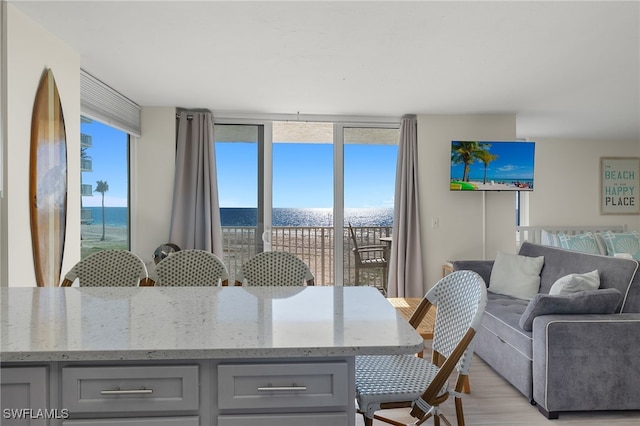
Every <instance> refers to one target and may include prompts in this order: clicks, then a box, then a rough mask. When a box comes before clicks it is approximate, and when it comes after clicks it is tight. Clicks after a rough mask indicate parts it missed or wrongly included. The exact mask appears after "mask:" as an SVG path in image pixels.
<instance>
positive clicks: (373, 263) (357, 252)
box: [349, 223, 389, 295]
mask: <svg viewBox="0 0 640 426" xmlns="http://www.w3.org/2000/svg"><path fill="white" fill-rule="evenodd" d="M349 234H350V235H351V242H352V243H353V248H352V249H351V250H352V251H353V255H354V257H355V282H354V284H355V285H360V270H362V269H371V268H378V269H382V288H381V289H380V290H381V291H382V293H383V294H385V295H386V294H387V279H388V277H387V268H388V266H389V262H388V260H387V250H388V245H387V244H370V245H365V246H360V245H358V239H357V238H356V232H355V230H354V229H353V227H352V226H351V223H349Z"/></svg>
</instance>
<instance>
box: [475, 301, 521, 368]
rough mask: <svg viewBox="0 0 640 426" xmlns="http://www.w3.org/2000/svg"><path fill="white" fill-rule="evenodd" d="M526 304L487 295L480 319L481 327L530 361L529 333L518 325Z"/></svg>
mask: <svg viewBox="0 0 640 426" xmlns="http://www.w3.org/2000/svg"><path fill="white" fill-rule="evenodd" d="M528 303H529V302H528V301H527V300H522V299H516V298H514V297H510V296H504V295H502V294H493V293H487V307H486V308H485V313H484V316H483V317H482V327H483V328H485V329H486V330H487V331H489V332H490V333H491V334H494V335H495V336H498V338H499V339H500V340H501V341H503V342H505V343H506V344H508V345H510V346H512V347H513V348H514V349H515V350H516V351H517V352H519V353H521V354H522V355H523V356H525V357H526V358H528V359H532V350H533V349H532V340H531V332H530V331H529V332H527V331H525V330H523V329H522V327H520V324H519V321H520V317H521V316H522V314H523V313H524V311H525V310H526V309H527V306H528Z"/></svg>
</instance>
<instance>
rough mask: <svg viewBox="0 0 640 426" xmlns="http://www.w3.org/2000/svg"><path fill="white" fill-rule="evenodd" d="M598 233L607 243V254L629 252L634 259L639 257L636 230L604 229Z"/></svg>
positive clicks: (639, 250)
mask: <svg viewBox="0 0 640 426" xmlns="http://www.w3.org/2000/svg"><path fill="white" fill-rule="evenodd" d="M600 235H601V236H602V239H603V240H604V242H605V244H606V245H607V253H608V254H609V256H615V255H617V254H630V255H631V257H632V258H634V259H635V260H639V259H640V239H639V238H638V232H636V231H631V232H611V231H604V232H602V233H601V234H600Z"/></svg>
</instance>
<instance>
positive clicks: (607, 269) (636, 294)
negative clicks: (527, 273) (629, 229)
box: [519, 242, 640, 312]
mask: <svg viewBox="0 0 640 426" xmlns="http://www.w3.org/2000/svg"><path fill="white" fill-rule="evenodd" d="M519 254H520V255H524V256H544V257H545V261H544V266H543V268H542V271H541V272H540V290H539V292H540V293H545V294H549V290H550V289H551V286H552V285H553V283H555V282H556V281H557V280H558V278H560V277H563V276H565V275H567V274H572V273H579V274H583V273H585V272H591V271H593V270H594V269H597V270H598V272H599V273H600V288H617V289H618V290H619V291H620V293H622V301H621V302H620V306H619V307H618V310H617V311H616V312H640V273H639V274H638V276H636V278H635V279H634V276H635V275H636V269H638V262H637V261H635V260H630V259H620V258H617V257H610V256H600V255H596V254H587V253H579V252H576V251H570V250H564V249H560V248H555V247H548V246H543V245H540V244H534V243H529V242H524V243H522V245H521V246H520V251H519ZM632 281H633V285H632Z"/></svg>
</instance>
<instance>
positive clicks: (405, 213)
mask: <svg viewBox="0 0 640 426" xmlns="http://www.w3.org/2000/svg"><path fill="white" fill-rule="evenodd" d="M399 145H400V146H399V148H398V165H397V168H396V189H395V191H396V192H395V203H394V226H393V238H392V242H391V253H390V256H389V289H388V293H389V297H422V296H424V286H423V281H424V278H423V271H422V247H421V244H420V214H419V208H418V207H419V203H418V130H417V120H416V117H415V116H414V115H411V116H406V117H404V118H403V119H402V125H401V126H400V144H399Z"/></svg>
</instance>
